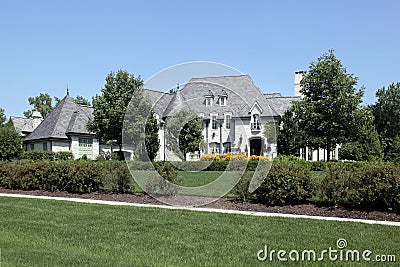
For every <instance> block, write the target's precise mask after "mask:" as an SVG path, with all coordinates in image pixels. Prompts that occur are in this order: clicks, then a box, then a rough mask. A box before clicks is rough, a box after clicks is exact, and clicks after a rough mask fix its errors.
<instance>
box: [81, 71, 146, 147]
mask: <svg viewBox="0 0 400 267" xmlns="http://www.w3.org/2000/svg"><path fill="white" fill-rule="evenodd" d="M142 86H143V81H142V79H141V78H140V76H139V77H137V78H136V77H135V76H134V75H133V74H129V73H128V72H127V71H123V70H119V71H117V72H116V73H115V72H110V73H109V74H108V75H107V77H106V83H105V85H104V87H103V88H102V89H101V94H100V95H96V96H95V97H93V101H92V102H93V107H94V113H93V115H94V118H93V120H91V121H89V122H88V124H87V127H88V129H89V130H90V131H93V132H95V133H96V135H97V137H98V138H99V140H102V141H108V140H116V143H117V144H118V145H119V149H120V151H121V150H122V130H123V122H124V117H125V113H126V111H127V108H128V105H129V103H130V101H131V100H132V97H133V96H134V95H135V96H137V97H138V98H141V96H142V94H137V93H138V91H139V90H140V89H141V88H142ZM139 100H140V99H139ZM130 106H131V110H130V112H129V113H130V115H131V116H132V118H133V117H134V116H135V115H136V114H135V112H134V110H138V111H139V112H143V111H141V110H140V109H138V108H139V107H138V106H135V104H134V103H131V105H130ZM146 112H147V114H149V113H148V112H149V110H147V111H146ZM137 115H138V116H139V114H137ZM145 117H146V119H144V120H138V122H139V123H142V125H141V126H139V125H138V126H137V129H136V130H135V129H134V127H129V129H130V130H132V131H137V132H139V133H138V134H142V135H143V138H139V139H140V140H144V134H145V132H144V129H145V122H146V120H147V116H145ZM131 134H132V135H133V134H134V133H131ZM133 139H135V140H138V139H137V138H136V137H135V138H133ZM131 141H132V140H131Z"/></svg>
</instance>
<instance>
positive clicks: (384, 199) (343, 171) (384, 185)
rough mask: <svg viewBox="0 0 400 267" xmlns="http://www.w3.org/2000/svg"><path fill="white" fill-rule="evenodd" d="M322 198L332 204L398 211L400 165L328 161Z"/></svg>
mask: <svg viewBox="0 0 400 267" xmlns="http://www.w3.org/2000/svg"><path fill="white" fill-rule="evenodd" d="M319 198H320V199H321V200H322V201H324V202H326V203H328V204H330V205H341V206H345V207H348V208H355V209H362V210H389V211H396V212H399V211H400V166H399V165H397V164H394V163H387V162H386V163H384V162H380V163H370V164H364V165H350V166H346V165H343V164H336V165H333V164H332V165H329V166H328V168H327V170H326V171H325V177H324V178H323V180H322V182H321V196H320V197H319Z"/></svg>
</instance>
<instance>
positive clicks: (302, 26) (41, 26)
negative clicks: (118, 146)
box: [0, 0, 400, 116]
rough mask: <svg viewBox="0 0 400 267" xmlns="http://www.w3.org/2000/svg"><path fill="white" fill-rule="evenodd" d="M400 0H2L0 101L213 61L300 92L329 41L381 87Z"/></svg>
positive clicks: (394, 42) (369, 93)
mask: <svg viewBox="0 0 400 267" xmlns="http://www.w3.org/2000/svg"><path fill="white" fill-rule="evenodd" d="M399 10H400V1H397V0H393V1H384V0H383V1H375V0H364V1H361V0H360V1H355V0H353V1H351V0H347V1H346V0H335V1H320V0H318V1H307V0H303V1H285V0H282V1H234V0H230V1H220V0H214V1H174V0H169V1H161V0H160V1H100V0H96V1H94V0H93V1H89V0H87V1H75V0H73V1H40V0H36V1H11V0H7V1H6V0H4V1H1V7H0V33H1V39H0V75H1V76H0V77H1V79H0V90H1V98H0V107H1V108H3V109H5V111H6V115H7V116H10V115H14V116H22V112H23V111H24V110H27V109H28V108H29V106H28V102H27V98H28V97H29V96H36V95H38V94H39V93H48V94H50V95H51V96H58V97H63V96H64V95H65V93H66V87H67V84H68V87H69V89H70V91H71V95H72V96H76V95H77V94H79V95H83V96H84V97H86V98H91V97H92V96H93V95H95V94H98V93H99V92H100V89H101V87H102V86H103V85H104V78H105V77H106V75H107V74H108V73H109V72H110V71H116V70H118V69H124V70H127V71H129V72H130V73H134V74H135V75H141V77H142V78H143V79H144V80H146V79H148V78H149V77H151V76H152V75H153V74H155V73H157V72H159V71H161V70H162V69H164V68H167V67H169V66H171V65H175V64H179V63H183V62H188V61H197V60H201V61H214V62H219V63H223V64H227V65H229V66H232V67H234V68H236V69H238V70H240V71H241V72H243V73H246V74H249V75H250V76H251V77H252V78H253V80H254V81H255V83H256V84H257V85H258V86H259V87H260V88H261V89H262V90H263V91H264V92H281V93H282V94H283V95H293V76H294V72H295V71H297V70H306V69H307V68H308V66H309V63H310V62H311V61H313V60H314V61H315V60H317V58H318V57H319V56H321V55H322V54H323V53H325V52H327V51H328V50H329V49H330V48H333V49H334V50H335V54H336V56H337V57H338V58H339V59H341V60H342V63H343V65H344V66H345V67H346V68H347V70H348V72H350V73H354V74H355V75H356V76H358V77H359V86H361V85H364V86H366V92H365V97H364V101H365V103H373V102H375V91H376V90H377V89H378V88H381V87H383V86H387V85H389V84H391V83H393V82H399V81H400V67H399V63H400V52H399V44H400V35H399V26H400V16H399V13H398V12H399Z"/></svg>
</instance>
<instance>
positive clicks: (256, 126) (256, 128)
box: [250, 122, 261, 131]
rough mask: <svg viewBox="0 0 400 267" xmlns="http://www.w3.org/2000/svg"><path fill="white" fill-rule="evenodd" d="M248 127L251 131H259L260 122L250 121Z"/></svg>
mask: <svg viewBox="0 0 400 267" xmlns="http://www.w3.org/2000/svg"><path fill="white" fill-rule="evenodd" d="M250 129H251V130H252V131H261V123H259V122H252V123H251V124H250Z"/></svg>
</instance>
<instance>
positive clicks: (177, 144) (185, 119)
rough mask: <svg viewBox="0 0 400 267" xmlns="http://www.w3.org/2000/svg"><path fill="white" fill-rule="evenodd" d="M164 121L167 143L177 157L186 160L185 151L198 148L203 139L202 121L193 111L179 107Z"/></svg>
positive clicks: (193, 150)
mask: <svg viewBox="0 0 400 267" xmlns="http://www.w3.org/2000/svg"><path fill="white" fill-rule="evenodd" d="M166 123H167V126H166V129H167V130H166V133H165V134H166V140H167V144H168V146H169V147H170V148H171V149H172V151H173V152H174V153H175V154H176V155H177V156H178V157H179V158H181V159H182V160H186V153H189V152H195V151H198V150H199V147H200V143H201V142H202V141H203V133H202V121H201V120H200V119H199V118H198V116H197V114H196V113H195V112H194V111H192V110H190V109H186V108H184V109H181V110H179V111H177V112H176V113H175V114H174V115H173V116H172V117H170V118H168V119H167V122H166Z"/></svg>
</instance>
